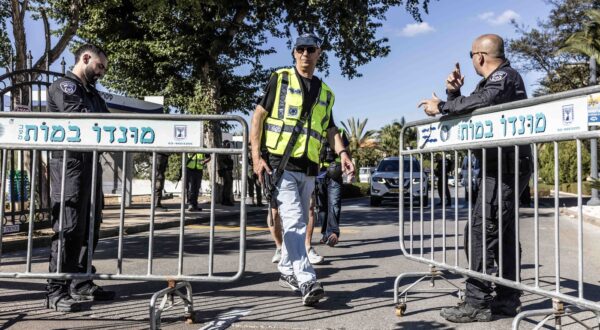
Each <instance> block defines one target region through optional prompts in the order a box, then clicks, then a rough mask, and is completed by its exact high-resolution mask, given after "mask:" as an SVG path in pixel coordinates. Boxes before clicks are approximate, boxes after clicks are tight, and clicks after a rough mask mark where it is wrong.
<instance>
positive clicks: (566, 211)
mask: <svg viewBox="0 0 600 330" xmlns="http://www.w3.org/2000/svg"><path fill="white" fill-rule="evenodd" d="M560 214H563V215H566V216H568V217H570V218H573V219H574V220H577V217H578V216H579V215H578V211H577V210H571V209H570V208H567V207H561V208H560ZM583 222H585V223H588V224H590V225H594V226H598V227H600V217H595V216H591V215H589V214H585V213H584V214H583Z"/></svg>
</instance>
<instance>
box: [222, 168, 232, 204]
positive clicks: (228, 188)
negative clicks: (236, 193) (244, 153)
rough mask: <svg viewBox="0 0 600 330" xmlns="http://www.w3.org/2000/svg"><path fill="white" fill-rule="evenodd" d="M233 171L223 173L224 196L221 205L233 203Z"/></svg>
mask: <svg viewBox="0 0 600 330" xmlns="http://www.w3.org/2000/svg"><path fill="white" fill-rule="evenodd" d="M232 198H233V171H224V173H223V195H222V199H221V204H232V203H233V199H232Z"/></svg>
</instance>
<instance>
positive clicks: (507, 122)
mask: <svg viewBox="0 0 600 330" xmlns="http://www.w3.org/2000/svg"><path fill="white" fill-rule="evenodd" d="M599 103H600V88H599V87H597V86H596V87H589V88H584V89H579V90H574V91H569V92H563V93H558V94H553V95H548V96H543V97H538V98H533V99H528V100H522V101H517V102H512V103H507V104H502V105H497V106H493V107H488V108H485V109H480V110H477V111H474V112H472V113H469V114H462V115H449V116H443V117H441V118H440V117H439V116H438V117H436V118H434V119H427V120H421V121H417V122H413V123H408V124H407V125H406V126H405V127H404V129H403V132H402V135H401V143H400V150H399V154H400V164H399V166H400V182H401V183H402V184H403V189H401V190H402V191H401V193H400V197H399V202H400V213H399V227H400V228H399V231H400V237H399V238H400V248H401V250H402V253H403V254H404V256H405V257H406V258H408V259H409V260H412V261H416V262H419V263H422V264H426V265H428V266H429V271H428V272H409V273H403V274H400V275H399V276H398V277H397V278H396V281H395V283H394V303H395V306H396V315H398V316H402V315H403V314H404V313H405V312H406V309H407V299H408V293H409V291H415V290H413V288H414V287H415V286H416V285H417V284H418V283H419V282H421V281H423V280H426V279H429V280H430V285H431V286H432V287H433V286H435V280H436V279H442V280H445V281H446V282H448V283H450V284H451V286H452V287H451V288H450V289H451V290H452V291H457V292H458V297H459V298H461V299H464V296H465V293H464V291H463V290H462V289H461V288H459V287H458V286H457V285H455V284H454V283H452V282H449V281H448V280H447V279H446V278H447V277H446V275H447V274H448V273H451V274H457V275H460V276H463V277H469V278H475V279H479V280H482V281H489V282H492V283H494V284H495V285H496V287H497V286H498V285H502V286H505V287H509V288H513V289H516V290H522V291H525V292H529V293H531V294H535V295H540V296H542V297H545V298H550V299H552V306H553V307H552V308H551V309H544V310H537V311H524V312H521V313H520V314H518V315H517V316H516V317H515V319H514V322H513V329H518V327H519V323H520V321H521V320H523V319H524V318H526V317H531V316H545V317H544V319H543V320H542V321H541V322H540V324H539V325H538V326H537V327H536V329H537V328H541V327H542V326H543V325H544V323H545V322H547V321H548V320H550V319H552V318H554V320H555V323H556V326H557V328H560V326H561V324H562V323H561V322H562V321H561V318H563V317H569V318H571V319H572V320H574V321H575V322H577V323H578V324H579V325H583V326H584V327H586V328H589V327H588V326H587V325H585V324H584V323H583V322H581V321H580V320H579V319H577V318H575V316H574V315H573V314H575V313H577V312H581V311H589V312H592V313H594V314H595V315H596V320H597V321H598V322H600V303H599V302H598V299H599V298H597V297H596V298H593V299H592V298H590V297H589V295H590V294H595V295H596V296H597V295H598V289H596V290H588V291H585V292H584V287H586V286H589V285H591V283H592V282H596V281H597V277H587V278H585V277H584V264H585V261H584V249H583V247H584V229H583V228H584V222H583V211H582V206H583V203H582V195H583V192H582V181H583V180H584V178H585V176H586V173H583V170H582V167H583V156H582V155H583V151H584V150H582V149H583V143H584V141H585V140H589V139H597V138H599V137H600V131H598V130H589V128H588V120H589V119H588V114H589V115H590V117H591V116H593V115H595V114H596V113H598V109H599V108H600V106H599ZM590 121H593V120H590ZM409 130H413V133H414V130H416V131H417V134H418V137H417V144H416V146H415V145H412V146H409V144H408V142H410V141H406V138H405V137H406V136H407V133H409ZM562 141H574V142H570V143H575V144H576V158H575V157H573V158H572V159H570V160H569V161H570V162H573V163H575V162H576V164H577V214H578V216H577V222H576V225H577V234H576V241H573V240H571V241H566V240H564V239H563V240H561V221H563V220H564V218H563V220H561V216H560V209H559V206H560V203H561V202H562V201H563V199H564V198H565V197H564V196H559V193H558V192H559V191H560V190H559V183H561V180H560V175H559V174H561V173H562V172H563V171H566V169H564V168H560V166H559V164H560V162H559V152H560V149H561V148H562V146H563V145H564V144H559V142H562ZM528 145H529V146H530V147H531V155H532V159H531V161H532V163H533V169H532V174H531V181H529V182H530V183H531V184H532V186H533V196H532V197H533V204H534V205H533V210H528V213H527V214H528V215H529V216H528V217H526V216H525V214H524V211H525V210H523V209H522V210H520V208H519V197H520V196H519V194H518V193H516V194H513V195H514V201H513V202H512V203H506V205H504V204H505V203H498V204H497V206H495V207H497V208H498V213H497V217H496V218H493V217H492V218H488V219H486V216H483V217H482V218H483V219H482V220H481V222H482V227H481V228H486V229H487V228H493V226H496V227H495V228H504V227H503V225H504V224H503V222H505V223H506V224H507V226H508V225H509V224H510V223H512V221H513V219H511V218H509V217H508V216H507V214H509V215H510V217H514V232H515V235H514V236H512V237H513V238H512V239H511V236H510V235H509V236H506V237H503V231H502V230H497V231H498V245H499V246H498V251H499V252H498V254H497V255H496V256H495V264H494V265H493V268H489V267H490V265H489V264H487V265H486V262H482V265H481V268H482V271H477V270H476V269H475V268H476V267H475V266H474V265H472V264H471V262H469V260H471V261H473V258H471V257H472V254H473V251H474V250H473V240H472V235H473V234H472V233H473V219H474V212H476V211H479V210H476V209H475V204H476V199H477V195H476V194H474V193H473V189H474V188H477V189H479V191H480V192H481V194H482V196H481V197H482V200H484V201H486V200H489V198H490V196H487V197H486V191H487V194H490V193H492V194H496V196H503V193H505V190H506V189H507V188H506V187H503V186H506V185H508V186H512V187H519V184H520V183H519V175H518V173H519V170H520V167H519V163H520V162H524V161H526V159H525V158H523V159H521V160H520V159H519V158H520V157H512V159H510V153H511V152H514V153H513V155H519V150H520V148H526V146H528ZM559 145H560V146H561V148H559ZM542 148H552V149H545V152H546V157H547V158H546V160H545V162H546V164H551V163H552V162H553V172H552V173H550V174H548V173H546V174H547V176H546V177H548V176H550V177H552V180H551V181H553V183H552V186H553V190H554V198H553V200H550V201H549V202H548V204H551V205H546V206H544V210H545V211H546V212H545V213H544V215H548V214H550V215H551V216H552V218H550V217H544V218H543V219H540V195H539V192H540V191H539V189H538V184H539V183H538V182H539V181H540V165H539V163H540V160H539V156H540V150H541V149H542ZM476 150H480V152H481V173H480V177H483V178H485V177H486V176H487V177H489V176H493V177H496V178H497V181H496V182H503V183H504V184H498V185H497V187H493V188H489V187H488V189H486V180H480V181H474V180H473V179H475V178H474V177H472V176H473V175H472V170H473V169H472V168H471V166H472V162H471V161H467V162H466V163H467V164H468V169H467V170H466V174H467V176H468V178H467V180H466V183H467V187H466V189H468V191H471V193H469V194H468V196H469V197H468V199H467V202H468V207H467V208H466V209H464V208H463V209H459V206H458V205H459V201H461V200H463V198H459V194H460V193H459V188H458V186H459V184H458V173H459V168H460V167H459V164H460V163H459V159H460V158H459V155H463V154H466V156H467V157H471V156H472V153H473V152H475V151H476ZM434 155H440V156H441V157H442V159H445V158H446V157H448V158H449V159H450V160H453V161H454V166H453V167H454V168H453V171H454V179H455V181H454V182H455V185H454V189H452V190H453V193H451V197H452V200H453V201H454V206H453V207H452V206H449V207H446V203H444V201H445V200H446V196H445V195H446V190H445V189H442V193H441V194H442V196H440V197H441V198H440V203H441V206H440V207H437V205H436V203H434V201H435V200H436V199H435V197H434V196H435V195H436V194H435V192H434V189H433V188H432V189H431V192H429V191H423V184H424V182H426V181H427V180H429V182H430V185H429V186H430V187H433V186H434V179H433V173H434V162H435V160H434ZM493 156H495V157H494V158H497V164H498V166H497V172H496V169H494V168H493V167H492V169H493V171H492V170H488V168H490V164H488V161H487V160H488V159H491V158H490V157H493ZM438 157H439V156H438ZM548 158H550V160H548ZM469 159H471V158H469ZM586 159H588V160H587V161H589V158H586ZM424 160H426V161H429V162H430V165H426V164H424V163H423V161H424ZM416 161H418V162H420V165H418V164H416ZM440 164H441V167H442V169H441V171H439V172H438V173H441V175H442V182H446V179H447V178H446V175H447V173H450V172H452V171H451V170H447V169H446V168H445V166H446V163H445V162H444V161H441V162H440ZM414 166H418V167H420V168H414ZM426 166H427V168H428V169H429V170H430V174H429V175H428V174H426V172H427V171H426V170H424V167H426ZM407 167H408V169H407ZM486 167H487V168H486ZM503 167H504V169H503ZM511 167H512V168H511ZM521 169H522V168H521ZM417 173H418V174H417ZM511 173H512V174H511ZM515 173H517V174H515ZM503 176H504V177H503ZM477 182H480V183H479V186H478V187H474V185H476V184H477ZM487 184H490V183H489V182H488V183H487ZM521 184H523V182H522V183H521ZM461 189H462V188H461ZM526 189H529V188H526ZM507 194H508V193H507ZM415 195H418V196H415ZM452 195H453V196H452ZM512 197H513V196H512V195H510V196H509V197H508V199H510V200H512ZM425 198H430V203H429V204H430V206H429V207H428V208H426V207H424V206H423V205H424V203H423V201H424V199H425ZM406 202H408V206H406V205H405V203H406ZM413 202H419V207H418V209H417V208H416V207H414V206H413ZM438 205H440V204H438ZM491 205H493V204H491ZM486 207H491V206H490V205H488V204H487V203H481V208H482V209H481V214H484V215H485V214H486V212H487V211H486V210H485V208H486ZM507 207H512V208H514V209H512V210H511V209H506V208H507ZM503 208H504V209H503ZM488 211H491V212H494V209H492V210H488ZM531 213H533V214H532V216H531ZM503 217H504V219H503ZM531 217H532V218H533V220H532V221H533V226H532V227H533V228H532V230H525V228H524V227H527V226H530V227H531ZM552 219H553V220H552ZM542 220H543V222H541V221H542ZM426 221H429V223H428V224H427V223H426ZM540 223H542V225H543V226H542V229H543V230H544V233H545V234H544V235H543V236H542V238H540V228H541V226H540ZM550 223H552V225H550ZM465 224H466V228H465V231H466V234H464V235H466V237H463V236H464V235H462V233H461V231H460V230H459V228H461V227H462V226H463V225H465ZM488 226H492V227H488ZM477 228H479V227H477ZM506 228H508V227H506ZM481 232H482V234H481V235H482V240H481V241H482V242H483V243H482V244H481V245H482V246H481V255H482V260H486V253H492V252H491V251H490V250H488V249H489V248H490V246H488V243H487V242H488V240H487V237H486V235H491V234H489V233H488V232H487V230H481ZM546 233H547V235H546ZM550 233H552V234H550ZM461 237H462V238H463V239H465V240H468V243H467V248H468V249H467V250H466V256H464V257H463V256H461V255H462V253H463V252H461V251H460V250H461V249H460V248H459V245H462V244H459V241H460V238H461ZM490 237H491V236H490ZM522 237H525V238H526V239H525V240H524V241H523V240H521V238H522ZM427 240H429V242H427ZM532 242H533V248H531V247H530V246H531V243H532ZM540 242H541V243H543V246H544V249H543V250H542V251H540ZM490 244H493V243H490ZM506 244H513V245H512V247H510V246H509V245H506ZM522 244H523V245H522ZM548 245H549V246H548ZM522 246H524V247H523V249H524V250H525V251H529V249H531V250H533V265H532V266H533V267H527V268H522V256H521V253H520V249H521V247H522ZM573 246H574V247H575V249H576V253H574V252H573V251H572V249H573ZM505 247H509V248H511V249H512V250H514V251H515V252H514V256H513V255H504V252H503V251H505ZM526 247H529V248H527V249H526ZM565 247H566V248H565ZM540 253H543V254H544V257H545V256H546V254H547V255H548V258H546V259H544V260H550V261H547V262H543V261H542V260H541V257H540ZM566 255H572V257H571V258H565V256H566ZM561 256H562V258H561ZM588 257H590V256H589V255H588ZM594 257H595V256H594ZM506 258H510V259H506ZM527 258H528V259H530V257H529V255H527ZM512 259H514V264H513V263H512ZM477 260H479V259H477ZM477 260H475V262H477ZM504 260H506V262H504ZM588 260H589V259H588ZM575 261H576V266H575ZM544 264H546V266H553V267H545V268H542V266H543V265H544ZM552 264H553V265H552ZM561 264H567V265H572V267H564V268H561ZM513 265H514V266H513ZM508 267H511V269H508ZM512 267H514V269H515V270H516V274H517V276H516V278H513V279H512V280H511V279H508V278H506V277H505V275H506V272H505V270H507V269H508V270H509V271H510V270H512ZM486 268H488V269H486ZM522 269H524V270H525V271H524V272H526V273H527V274H528V276H529V277H527V276H526V277H524V278H523V279H522V278H521V277H520V275H519V274H520V273H521V270H522ZM575 269H576V270H577V271H576V272H575ZM552 270H553V274H550V275H548V276H545V275H544V274H541V272H543V273H546V272H547V271H552ZM592 273H597V272H592ZM414 276H419V277H420V278H419V279H418V280H417V281H416V282H414V283H412V284H411V285H409V286H408V287H406V288H405V289H404V290H403V291H402V292H400V288H401V286H400V282H401V281H402V279H403V278H406V277H414ZM508 276H510V275H508ZM546 278H549V279H550V280H547V279H546ZM425 291H428V290H425ZM429 291H430V290H429ZM593 291H595V292H593ZM584 293H585V294H587V296H586V295H585V294H584ZM567 304H568V305H569V306H568V307H567V306H566V305H567Z"/></svg>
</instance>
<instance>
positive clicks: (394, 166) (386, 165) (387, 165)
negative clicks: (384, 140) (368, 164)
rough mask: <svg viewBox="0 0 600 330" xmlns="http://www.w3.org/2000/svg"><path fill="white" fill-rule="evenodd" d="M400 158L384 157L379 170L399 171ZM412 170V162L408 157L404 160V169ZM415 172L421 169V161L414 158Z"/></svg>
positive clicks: (378, 167)
mask: <svg viewBox="0 0 600 330" xmlns="http://www.w3.org/2000/svg"><path fill="white" fill-rule="evenodd" d="M398 164H399V162H398V160H395V159H384V160H382V161H381V162H380V163H379V166H377V172H399V171H400V168H399V167H398V166H399V165H398ZM409 170H410V163H409V161H408V159H405V160H404V171H406V172H408V171H409ZM412 170H413V172H418V171H420V170H421V166H419V162H418V161H417V160H416V159H413V169H412Z"/></svg>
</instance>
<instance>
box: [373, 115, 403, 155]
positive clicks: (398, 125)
mask: <svg viewBox="0 0 600 330" xmlns="http://www.w3.org/2000/svg"><path fill="white" fill-rule="evenodd" d="M403 126H404V117H403V118H402V120H401V121H397V120H394V121H393V122H392V123H391V124H387V125H385V126H383V127H382V128H381V129H380V130H379V131H378V132H377V133H378V135H379V146H378V148H379V150H381V151H382V152H383V154H384V156H386V157H389V156H397V155H398V149H399V147H400V133H401V132H402V127H403Z"/></svg>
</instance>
